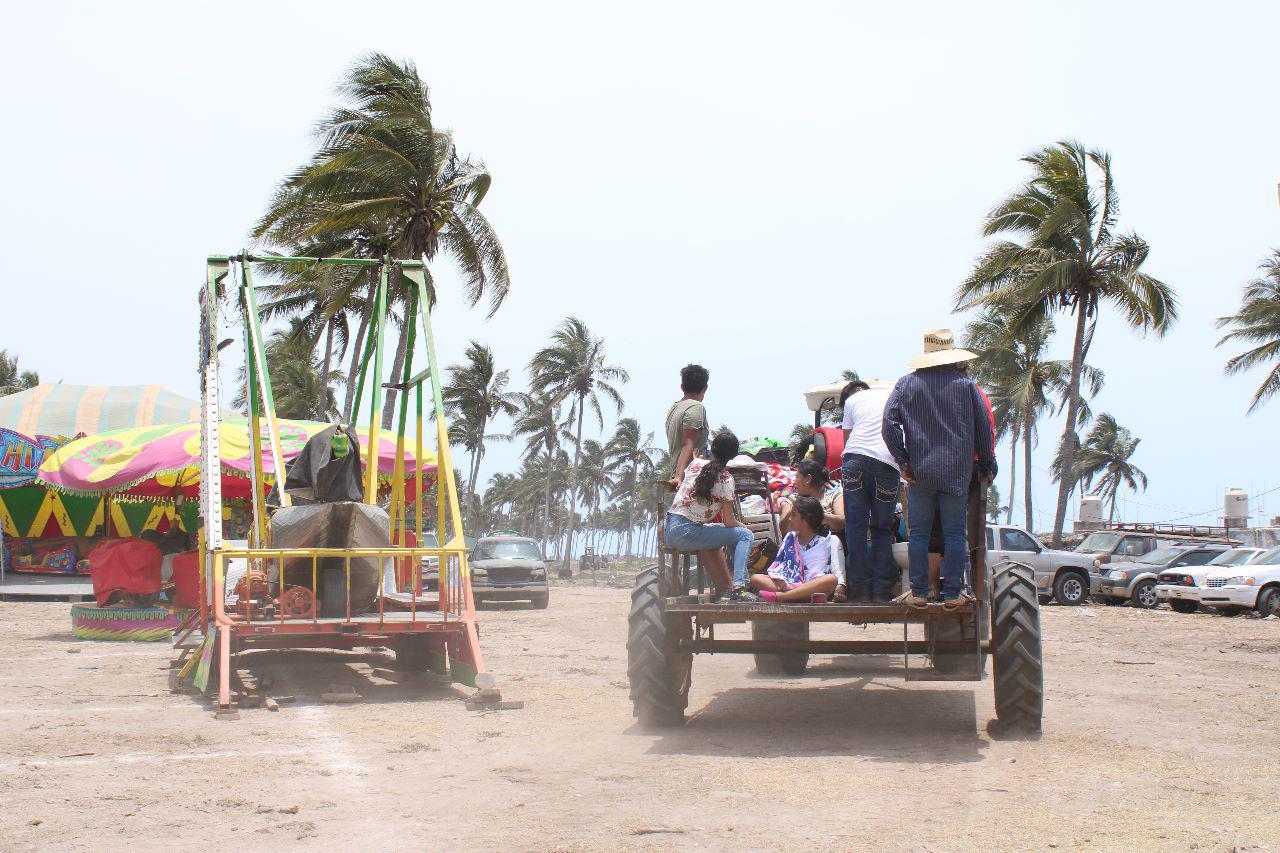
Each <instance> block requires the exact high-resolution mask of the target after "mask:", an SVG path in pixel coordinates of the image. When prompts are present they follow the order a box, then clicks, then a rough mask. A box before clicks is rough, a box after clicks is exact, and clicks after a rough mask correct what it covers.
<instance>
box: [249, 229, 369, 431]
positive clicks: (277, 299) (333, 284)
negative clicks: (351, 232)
mask: <svg viewBox="0 0 1280 853" xmlns="http://www.w3.org/2000/svg"><path fill="white" fill-rule="evenodd" d="M347 249H349V244H347V243H346V242H344V241H342V240H332V241H329V242H327V243H324V244H316V243H312V244H308V245H305V246H296V247H292V248H291V249H290V250H289V251H288V255H290V256H293V257H335V256H339V255H342V256H346V255H350V254H351V252H349V251H347ZM365 254H367V252H362V253H361V255H365ZM264 271H265V272H266V273H267V275H268V276H269V281H268V282H267V283H266V284H263V285H262V286H261V287H260V288H259V290H261V291H262V293H263V295H264V297H265V299H264V301H263V303H262V307H261V312H262V319H263V320H270V319H273V318H276V317H289V318H292V317H301V318H302V319H303V320H304V321H305V324H306V329H307V333H308V334H309V335H310V336H311V337H313V338H315V339H316V340H319V339H320V337H321V335H323V338H324V347H323V356H322V358H321V372H322V373H324V374H326V375H328V374H329V373H330V371H331V369H332V366H333V362H334V361H336V360H340V359H341V358H342V357H343V355H344V354H345V353H346V352H347V350H348V349H350V350H351V352H352V359H351V368H350V370H349V371H348V373H347V376H346V377H345V379H344V381H345V383H346V399H345V401H344V404H343V407H342V412H343V415H344V416H345V417H348V418H349V417H350V416H351V409H352V401H353V399H354V397H355V391H356V377H357V375H358V373H359V370H360V356H361V354H362V353H363V348H364V337H365V332H366V331H367V330H368V325H369V314H370V311H371V309H372V304H371V300H370V296H371V293H372V287H373V286H374V285H375V284H376V281H375V278H373V277H371V276H372V275H373V273H374V271H373V270H371V269H370V268H368V267H353V266H339V265H329V264H315V265H313V264H286V265H281V264H271V265H266V267H265V270H264ZM353 321H354V322H355V323H356V324H357V327H358V331H357V332H356V335H355V341H354V344H355V345H354V346H350V345H351V343H352V340H351V331H352V326H351V324H352V322H353Z"/></svg>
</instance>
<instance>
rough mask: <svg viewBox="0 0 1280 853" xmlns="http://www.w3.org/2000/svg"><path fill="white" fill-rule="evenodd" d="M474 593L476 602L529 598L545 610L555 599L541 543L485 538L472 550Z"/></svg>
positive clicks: (513, 538) (524, 538)
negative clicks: (548, 581) (540, 546)
mask: <svg viewBox="0 0 1280 853" xmlns="http://www.w3.org/2000/svg"><path fill="white" fill-rule="evenodd" d="M469 564H470V566H471V592H472V595H474V596H475V599H476V601H485V600H488V601H495V600H501V601H511V600H514V599H525V598H527V599H528V600H529V601H531V602H533V606H534V607H536V608H538V609H539V610H541V609H542V608H544V607H546V606H547V602H548V601H549V599H550V597H551V587H550V585H549V584H548V583H547V564H546V562H545V561H544V560H543V559H542V551H541V549H540V548H539V547H538V543H537V540H534V539H530V538H529V537H527V536H485V537H482V538H481V539H480V541H479V542H477V543H476V546H475V548H474V549H472V551H471V559H470V561H469Z"/></svg>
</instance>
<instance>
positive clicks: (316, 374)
mask: <svg viewBox="0 0 1280 853" xmlns="http://www.w3.org/2000/svg"><path fill="white" fill-rule="evenodd" d="M315 346H316V341H315V338H313V337H311V336H310V335H309V334H308V333H307V328H306V323H305V322H304V321H303V320H302V319H301V318H297V317H295V318H294V319H293V320H292V321H291V322H290V324H289V328H288V329H276V330H275V331H273V332H272V333H271V335H270V336H269V337H268V338H267V342H266V355H267V370H268V371H270V373H271V390H272V392H273V394H274V397H275V399H274V403H275V413H276V417H280V418H296V419H300V420H318V421H327V420H330V419H331V418H335V417H337V415H338V401H337V398H336V397H335V396H334V393H333V381H334V380H335V378H337V377H338V376H341V374H340V373H338V372H337V371H334V372H331V373H330V374H328V375H325V374H324V373H323V371H322V370H321V365H320V360H319V359H318V358H316V356H315ZM245 379H246V373H245V368H243V367H241V368H240V383H239V385H240V387H239V390H238V391H237V392H236V396H235V398H234V400H233V401H232V404H233V405H234V406H236V407H237V408H240V409H244V408H246V407H247V405H248V396H247V388H246V386H245Z"/></svg>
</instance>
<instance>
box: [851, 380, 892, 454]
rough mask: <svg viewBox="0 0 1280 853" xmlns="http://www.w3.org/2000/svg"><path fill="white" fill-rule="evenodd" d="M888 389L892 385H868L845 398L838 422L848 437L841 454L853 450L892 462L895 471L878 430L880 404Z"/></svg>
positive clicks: (881, 408)
mask: <svg viewBox="0 0 1280 853" xmlns="http://www.w3.org/2000/svg"><path fill="white" fill-rule="evenodd" d="M891 393H893V389H892V388H868V389H865V390H863V391H859V392H858V393H856V394H854V395H852V396H850V397H849V399H848V400H845V403H844V421H843V422H842V423H841V424H840V425H841V426H842V427H844V428H845V429H847V430H849V437H848V438H847V439H845V442H844V455H845V456H850V455H852V454H854V453H859V454H861V455H863V456H870V457H871V458H872V459H879V460H880V461H881V462H883V463H885V464H886V465H892V466H893V468H894V470H895V471H896V470H897V469H898V463H897V462H895V461H893V456H892V455H890V453H889V448H888V447H886V446H885V443H884V438H883V436H882V434H881V424H882V422H883V421H884V407H885V404H886V403H888V402H889V395H890V394H891Z"/></svg>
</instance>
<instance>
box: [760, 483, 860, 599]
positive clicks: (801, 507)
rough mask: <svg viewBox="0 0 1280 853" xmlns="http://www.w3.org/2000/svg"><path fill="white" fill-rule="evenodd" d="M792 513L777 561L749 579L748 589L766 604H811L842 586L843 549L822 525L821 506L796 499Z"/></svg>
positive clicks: (813, 501) (814, 501) (808, 500)
mask: <svg viewBox="0 0 1280 853" xmlns="http://www.w3.org/2000/svg"><path fill="white" fill-rule="evenodd" d="M793 510H794V511H793V514H792V524H791V531H790V532H789V533H787V535H786V536H784V537H783V539H782V545H781V547H779V548H778V557H777V559H776V560H774V561H773V564H772V565H771V566H769V568H768V570H767V571H766V573H765V574H762V575H752V576H751V588H752V589H754V590H757V591H758V594H759V596H760V598H761V599H763V600H765V601H783V602H785V601H811V600H812V599H813V596H814V595H815V594H821V595H823V596H824V597H825V596H827V595H830V594H831V593H832V592H834V591H835V588H836V586H837V585H839V584H842V583H844V549H843V548H842V547H841V546H840V540H839V539H838V538H836V537H835V536H834V535H832V534H831V533H828V532H826V529H825V528H824V527H823V525H822V516H823V512H822V504H820V503H818V501H817V499H816V498H811V497H798V498H796V499H795V502H794V504H793Z"/></svg>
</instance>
